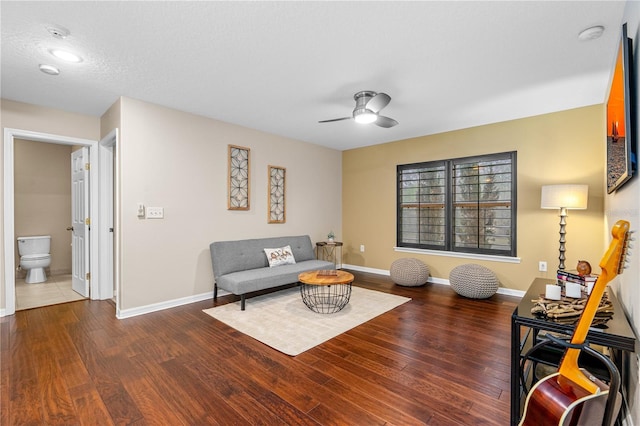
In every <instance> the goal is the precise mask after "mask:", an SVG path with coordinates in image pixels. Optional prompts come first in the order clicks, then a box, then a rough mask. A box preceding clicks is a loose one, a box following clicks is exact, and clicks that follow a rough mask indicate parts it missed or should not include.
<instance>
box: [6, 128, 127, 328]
mask: <svg viewBox="0 0 640 426" xmlns="http://www.w3.org/2000/svg"><path fill="white" fill-rule="evenodd" d="M117 135H118V132H117V129H114V130H113V131H112V132H110V133H109V134H108V135H107V136H106V137H105V138H103V139H102V140H101V141H99V142H98V141H92V140H87V139H80V138H71V137H66V136H59V135H52V134H46V133H40V132H31V131H26V130H18V129H9V128H5V129H4V159H3V160H4V161H3V164H4V207H5V210H4V231H5V232H4V248H5V250H4V260H5V262H4V265H5V270H4V283H3V284H4V286H3V287H4V288H3V292H4V296H5V297H4V300H5V303H4V307H3V308H2V309H0V316H5V315H12V314H13V313H14V312H15V310H16V291H17V288H16V267H17V266H18V265H19V260H18V262H16V258H15V256H16V236H17V235H16V233H15V218H16V217H15V215H16V212H15V209H14V206H15V204H16V201H17V200H16V194H15V191H14V189H15V188H14V180H15V174H14V156H15V146H16V141H17V140H27V141H32V142H44V143H46V144H54V145H63V146H84V147H87V148H88V150H89V162H90V164H91V167H90V170H89V176H90V179H89V193H90V194H91V196H89V197H88V198H89V215H88V217H89V218H90V222H89V223H90V226H91V228H93V231H92V232H91V238H89V249H88V257H89V259H90V265H91V268H90V270H88V271H87V272H88V273H90V274H91V280H90V285H89V289H90V294H89V296H90V298H91V299H111V298H113V297H114V293H115V292H114V289H116V288H117V287H118V285H119V284H118V283H119V280H118V277H119V269H118V267H119V263H118V262H114V259H116V258H117V257H118V247H119V242H118V241H119V240H117V237H115V238H114V236H115V235H116V234H115V233H114V232H113V230H114V227H115V224H114V222H113V219H114V217H115V215H114V214H113V208H114V198H115V197H117V191H116V192H114V187H115V185H114V182H115V179H116V178H115V177H114V170H117V160H116V157H115V156H114V155H113V154H114V152H115V149H116V146H117ZM101 169H105V170H106V172H105V173H102V172H101ZM69 182H70V180H68V181H67V184H69ZM103 194H107V195H103ZM69 204H70V203H69ZM69 219H70V217H68V218H67V224H68V223H69V222H68V221H69ZM102 225H104V226H102ZM67 226H68V225H67ZM64 229H65V231H66V226H65V228H64ZM66 232H68V231H66ZM61 240H64V239H61ZM54 276H55V274H54ZM54 283H55V287H58V288H65V286H66V285H65V279H64V278H61V279H60V282H54ZM50 290H53V286H52V287H50ZM65 290H66V289H65ZM69 291H71V290H70V289H69ZM115 302H116V310H117V309H118V306H119V300H118V298H117V296H116V298H115Z"/></svg>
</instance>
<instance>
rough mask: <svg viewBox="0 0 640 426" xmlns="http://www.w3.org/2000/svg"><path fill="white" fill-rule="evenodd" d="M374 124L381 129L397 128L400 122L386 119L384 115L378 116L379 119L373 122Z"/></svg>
mask: <svg viewBox="0 0 640 426" xmlns="http://www.w3.org/2000/svg"><path fill="white" fill-rule="evenodd" d="M373 124H375V125H377V126H380V127H386V128H389V127H393V126H396V125H397V124H398V122H397V121H396V120H394V119H393V118H389V117H384V116H382V115H379V116H378V119H377V120H376V121H374V122H373Z"/></svg>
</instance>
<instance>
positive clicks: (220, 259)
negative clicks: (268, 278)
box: [209, 235, 327, 280]
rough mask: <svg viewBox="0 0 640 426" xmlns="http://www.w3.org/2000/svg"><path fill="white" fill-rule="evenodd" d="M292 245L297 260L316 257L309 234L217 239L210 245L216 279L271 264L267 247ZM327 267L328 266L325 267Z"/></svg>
mask: <svg viewBox="0 0 640 426" xmlns="http://www.w3.org/2000/svg"><path fill="white" fill-rule="evenodd" d="M286 245H289V246H291V251H292V252H293V256H294V258H295V259H296V262H303V261H305V260H314V259H315V258H316V256H315V253H314V251H313V246H312V245H311V238H310V237H309V236H308V235H300V236H293V237H273V238H256V239H249V240H238V241H217V242H214V243H211V245H210V246H209V248H210V251H211V263H212V266H213V274H214V277H215V278H216V280H217V279H218V278H219V277H221V276H223V275H226V274H229V273H232V272H238V271H245V270H248V269H258V268H264V267H267V266H269V263H268V262H267V256H265V254H264V250H263V249H264V248H265V247H284V246H286ZM324 269H327V268H324Z"/></svg>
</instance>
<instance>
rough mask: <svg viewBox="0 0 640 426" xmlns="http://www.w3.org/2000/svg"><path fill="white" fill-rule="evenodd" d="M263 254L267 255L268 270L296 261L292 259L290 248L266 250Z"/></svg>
mask: <svg viewBox="0 0 640 426" xmlns="http://www.w3.org/2000/svg"><path fill="white" fill-rule="evenodd" d="M264 253H265V254H266V255H267V261H268V262H269V267H270V268H273V267H276V266H281V265H292V264H294V263H296V259H295V258H294V257H293V252H292V251H291V246H284V247H280V248H266V249H264Z"/></svg>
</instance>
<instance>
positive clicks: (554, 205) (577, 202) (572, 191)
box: [540, 185, 589, 210]
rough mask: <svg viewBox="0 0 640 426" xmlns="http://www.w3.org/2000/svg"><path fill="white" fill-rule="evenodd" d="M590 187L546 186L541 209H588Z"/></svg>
mask: <svg viewBox="0 0 640 426" xmlns="http://www.w3.org/2000/svg"><path fill="white" fill-rule="evenodd" d="M588 197H589V185H544V186H543V187H542V199H541V201H540V207H541V208H543V209H560V208H563V207H564V208H566V209H574V210H584V209H586V208H587V199H588Z"/></svg>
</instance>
